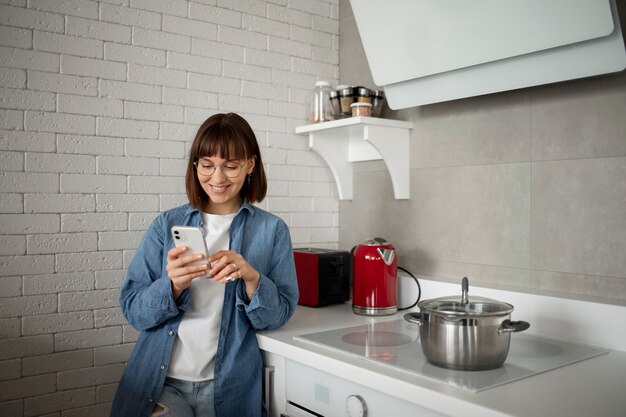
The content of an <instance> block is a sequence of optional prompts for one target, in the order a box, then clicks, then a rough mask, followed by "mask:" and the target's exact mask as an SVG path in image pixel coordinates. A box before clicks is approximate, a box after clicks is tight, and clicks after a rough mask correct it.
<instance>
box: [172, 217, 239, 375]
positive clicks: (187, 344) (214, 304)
mask: <svg viewBox="0 0 626 417" xmlns="http://www.w3.org/2000/svg"><path fill="white" fill-rule="evenodd" d="M235 215H236V213H233V214H226V215H219V214H208V213H202V220H203V222H204V229H205V232H206V243H207V248H208V249H209V254H213V253H215V252H217V251H219V250H226V249H228V245H229V243H230V238H229V235H228V229H229V228H230V225H231V223H232V221H233V218H234V217H235ZM190 291H191V294H190V302H189V306H188V309H187V311H186V312H185V315H184V316H183V319H182V321H181V323H180V327H179V328H178V336H177V337H176V341H175V342H174V348H173V350H172V356H171V359H170V366H169V369H168V372H167V376H169V377H172V378H176V379H182V380H185V381H205V380H207V379H213V376H214V370H215V352H217V343H218V340H219V334H220V324H221V321H222V307H223V305H224V284H220V283H218V282H214V281H213V280H212V279H209V278H195V279H194V280H193V281H191V287H190Z"/></svg>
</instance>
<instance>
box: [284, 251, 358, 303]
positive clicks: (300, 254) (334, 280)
mask: <svg viewBox="0 0 626 417" xmlns="http://www.w3.org/2000/svg"><path fill="white" fill-rule="evenodd" d="M293 255H294V259H295V263H296V275H297V276H298V289H299V290H300V299H299V300H298V304H300V305H304V306H309V307H319V306H323V305H328V304H335V303H344V302H346V301H348V300H349V299H350V275H351V271H352V261H351V257H350V253H349V252H346V251H337V250H331V249H317V248H296V249H294V252H293Z"/></svg>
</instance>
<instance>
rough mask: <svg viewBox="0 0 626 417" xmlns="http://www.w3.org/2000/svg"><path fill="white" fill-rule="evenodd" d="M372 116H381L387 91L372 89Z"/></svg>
mask: <svg viewBox="0 0 626 417" xmlns="http://www.w3.org/2000/svg"><path fill="white" fill-rule="evenodd" d="M370 95H371V96H372V117H380V113H381V111H382V109H383V103H384V102H385V93H384V92H383V91H382V90H372V91H371V93H370Z"/></svg>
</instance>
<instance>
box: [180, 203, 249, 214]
mask: <svg viewBox="0 0 626 417" xmlns="http://www.w3.org/2000/svg"><path fill="white" fill-rule="evenodd" d="M243 210H247V211H248V213H250V215H251V216H254V206H253V205H252V204H250V203H248V201H247V200H245V199H244V201H243V203H242V204H241V207H239V210H237V215H239V213H241V212H242V211H243ZM194 212H198V213H199V212H200V210H198V209H197V208H195V207H193V206H192V205H191V204H187V211H186V212H185V215H191V213H194ZM235 217H236V216H235Z"/></svg>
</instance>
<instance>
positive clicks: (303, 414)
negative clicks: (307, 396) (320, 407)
mask: <svg viewBox="0 0 626 417" xmlns="http://www.w3.org/2000/svg"><path fill="white" fill-rule="evenodd" d="M280 417H324V416H322V415H321V414H317V413H315V414H313V413H311V412H309V411H308V410H306V409H304V408H302V407H299V406H297V405H295V404H292V403H289V402H288V403H287V404H286V405H285V412H284V413H283V414H281V415H280Z"/></svg>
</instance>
